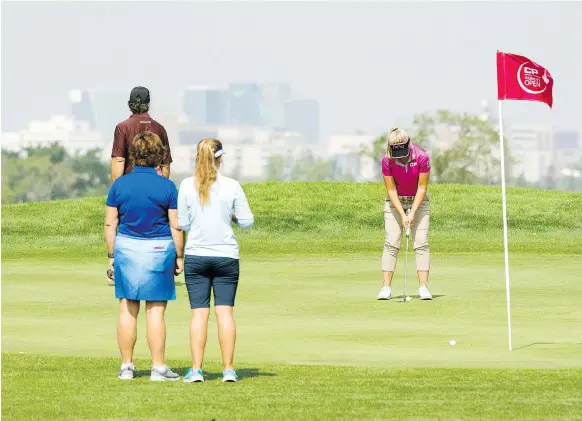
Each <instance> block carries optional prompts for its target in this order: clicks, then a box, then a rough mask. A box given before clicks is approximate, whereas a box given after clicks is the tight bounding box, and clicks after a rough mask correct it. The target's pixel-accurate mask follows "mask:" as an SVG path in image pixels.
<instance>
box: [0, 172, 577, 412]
mask: <svg viewBox="0 0 582 421" xmlns="http://www.w3.org/2000/svg"><path fill="white" fill-rule="evenodd" d="M245 190H246V192H247V195H248V197H249V201H250V202H251V206H252V207H253V210H254V212H255V214H256V228H255V230H253V231H250V232H243V233H238V232H237V234H238V236H239V239H240V243H241V248H242V254H243V258H242V261H241V270H242V273H241V281H240V287H239V293H238V296H237V307H236V311H235V315H236V320H237V325H238V335H237V336H238V339H237V350H236V364H237V367H238V368H239V369H240V374H241V377H242V381H241V382H240V383H238V384H222V383H221V382H220V381H219V378H218V373H219V372H220V366H219V364H218V362H219V360H220V353H219V348H218V343H217V338H216V325H215V320H214V317H211V322H210V323H211V326H210V334H209V341H208V347H207V355H206V357H207V364H206V365H205V370H206V371H207V373H208V377H207V378H208V381H207V382H206V383H204V384H183V383H181V382H179V383H172V384H150V383H149V382H148V381H147V377H146V376H147V372H148V370H149V367H150V363H149V360H148V357H149V352H148V349H147V346H146V341H145V335H144V334H145V323H144V317H143V314H142V315H140V322H139V328H138V329H139V331H138V344H137V347H136V357H137V364H138V370H140V374H141V376H140V377H139V378H137V379H136V380H135V381H133V382H129V383H127V382H125V383H124V382H119V381H117V380H116V378H115V376H116V374H117V370H118V368H119V356H118V349H117V344H116V333H115V328H116V317H117V306H118V304H117V302H116V301H115V299H114V296H113V288H112V287H109V286H107V283H106V280H105V275H104V272H105V269H106V268H105V265H106V259H104V258H102V257H101V256H102V255H103V252H104V245H103V242H102V218H103V206H104V203H103V202H104V200H103V198H95V199H85V200H76V201H63V202H53V203H42V204H38V203H34V204H26V205H11V206H3V207H2V255H3V258H2V351H3V354H2V419H3V420H129V419H140V420H211V419H216V420H217V421H218V420H580V419H582V415H581V414H582V309H581V307H580V296H581V295H582V284H581V283H580V273H582V256H581V255H582V226H581V219H582V217H581V213H580V211H579V209H582V195H580V194H568V193H560V192H543V191H535V190H519V189H517V190H516V189H510V190H509V200H508V210H509V226H510V247H511V254H510V266H511V282H512V321H513V329H514V335H513V339H514V348H515V349H514V350H513V351H512V352H509V351H508V349H507V315H506V307H505V282H504V269H503V254H502V230H501V207H500V206H501V204H500V197H499V190H498V189H494V188H469V187H461V186H434V188H433V187H431V211H432V216H431V223H432V227H431V244H432V246H431V247H432V251H433V260H432V271H431V291H432V293H433V294H434V295H435V299H434V300H433V301H431V302H421V301H419V300H417V299H414V300H413V301H412V302H410V303H406V304H402V303H397V302H393V301H387V302H386V301H376V300H375V296H376V294H377V292H378V289H379V287H380V272H379V271H380V255H381V247H382V243H383V228H382V205H383V203H382V195H383V190H382V186H381V185H376V184H361V185H360V184H325V183H313V184H300V183H297V184H275V183H272V184H264V185H259V184H256V185H246V186H245ZM94 256H100V257H99V258H96V257H94ZM410 257H411V261H410V262H412V263H413V262H414V258H413V257H412V253H411V256H410ZM410 262H409V263H410ZM403 264H404V256H403V253H402V254H401V256H400V259H399V262H398V269H397V274H396V275H395V279H394V285H393V286H394V291H395V292H396V293H399V292H400V291H401V288H402V278H403V274H402V270H403ZM409 266H410V267H409V270H410V272H409V276H410V277H409V293H411V294H412V295H414V294H415V293H416V286H415V281H414V269H413V267H414V265H413V264H410V265H409ZM177 282H178V286H177V290H178V297H177V300H176V301H175V302H171V303H170V305H169V307H168V311H167V324H168V340H167V357H168V359H169V363H170V364H172V366H173V367H175V368H177V369H178V371H179V372H180V373H181V374H183V372H184V370H185V368H186V367H187V366H188V364H189V357H190V354H189V352H190V351H189V347H188V322H189V315H190V311H189V307H188V301H187V294H186V291H185V286H184V285H183V278H182V277H180V278H178V279H177ZM450 339H455V340H456V341H457V345H456V346H450V345H449V340H450Z"/></svg>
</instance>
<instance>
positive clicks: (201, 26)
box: [1, 1, 582, 136]
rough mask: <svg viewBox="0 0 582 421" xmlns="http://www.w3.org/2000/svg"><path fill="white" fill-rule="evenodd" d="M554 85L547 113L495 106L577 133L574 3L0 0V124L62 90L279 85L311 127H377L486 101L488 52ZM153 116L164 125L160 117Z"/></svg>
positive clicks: (51, 106)
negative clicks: (515, 58) (546, 76)
mask: <svg viewBox="0 0 582 421" xmlns="http://www.w3.org/2000/svg"><path fill="white" fill-rule="evenodd" d="M497 49H499V50H501V51H505V52H512V53H516V54H521V55H525V56H529V58H531V59H532V60H534V61H536V62H538V63H539V64H541V65H544V66H546V67H547V68H548V69H549V70H550V72H551V73H552V76H553V77H554V80H555V86H554V109H553V110H551V111H550V109H549V108H548V107H547V106H546V105H544V104H539V103H528V102H505V103H504V116H505V118H506V119H507V120H508V121H512V122H515V123H524V124H527V123H541V124H554V125H556V126H558V127H561V128H567V129H570V128H573V129H577V130H580V131H582V99H581V98H582V82H581V79H582V3H580V2H578V3H574V2H567V3H558V2H547V3H541V2H533V3H525V2H517V3H491V2H487V3H486V2H482V3H472V2H469V3H461V2H449V3H434V2H433V3H408V2H407V3H393V2H386V3H364V2H360V1H358V2H353V3H345V2H344V3H292V2H289V3H279V2H271V3H269V2H263V3H246V2H245V3H243V2H234V3H185V2H165V3H137V2H130V3H119V2H111V3H105V2H97V3H87V2H83V3H48V2H42V3H30V2H27V3H7V2H3V3H2V62H1V63H2V131H14V130H19V129H22V128H24V127H25V126H26V124H27V122H28V121H29V120H30V119H45V118H48V117H50V115H52V114H58V113H66V112H67V110H68V106H67V101H68V99H67V91H68V90H69V89H71V88H81V89H98V88H101V89H123V90H127V91H129V89H131V87H132V86H134V85H138V84H141V85H145V86H148V87H149V88H150V89H151V91H152V101H153V107H152V114H154V116H155V104H156V101H158V102H159V101H162V99H168V98H172V97H174V98H175V97H176V96H177V95H178V94H179V92H180V90H181V89H183V88H185V87H187V86H189V85H208V84H210V85H223V84H227V83H229V82H259V83H262V82H286V83H290V84H291V86H292V89H293V91H294V93H295V94H296V95H297V96H299V97H305V98H315V99H317V100H319V102H320V107H321V127H322V135H323V136H328V135H330V134H332V133H336V132H347V133H353V132H354V131H355V130H357V129H361V130H363V131H367V132H374V131H378V130H384V129H386V128H388V127H389V126H391V125H392V124H393V123H394V122H395V121H397V120H398V119H402V118H405V117H407V116H410V115H412V114H413V113H416V112H422V111H432V110H435V109H436V108H447V109H452V110H459V111H475V112H477V111H479V109H480V102H481V100H482V99H489V100H490V101H491V103H492V106H493V107H494V108H495V109H496V107H497V102H496V95H497V87H496V86H497V85H496V68H495V52H496V50H497ZM162 123H163V122H162Z"/></svg>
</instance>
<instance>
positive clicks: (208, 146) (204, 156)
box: [194, 138, 222, 206]
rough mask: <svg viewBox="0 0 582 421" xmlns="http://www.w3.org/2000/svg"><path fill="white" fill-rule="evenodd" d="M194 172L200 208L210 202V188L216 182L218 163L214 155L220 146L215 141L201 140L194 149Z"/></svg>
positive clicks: (218, 142) (209, 139)
mask: <svg viewBox="0 0 582 421" xmlns="http://www.w3.org/2000/svg"><path fill="white" fill-rule="evenodd" d="M196 149H197V151H196V170H195V173H194V178H195V180H196V185H197V186H198V195H199V198H200V204H201V205H202V206H204V205H206V204H208V202H209V201H210V188H211V187H212V184H214V182H215V181H216V177H217V170H218V165H217V164H218V161H219V159H220V157H215V153H216V151H218V150H221V149H222V144H221V143H220V141H219V140H217V139H211V138H208V139H202V140H201V141H200V142H199V143H198V147H197V148H196Z"/></svg>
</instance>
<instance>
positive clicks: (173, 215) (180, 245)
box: [168, 209, 185, 258]
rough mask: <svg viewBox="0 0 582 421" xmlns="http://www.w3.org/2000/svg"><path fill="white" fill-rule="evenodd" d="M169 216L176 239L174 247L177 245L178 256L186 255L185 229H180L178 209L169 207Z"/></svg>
mask: <svg viewBox="0 0 582 421" xmlns="http://www.w3.org/2000/svg"><path fill="white" fill-rule="evenodd" d="M168 218H169V220H170V229H171V231H172V239H173V240H174V247H176V257H177V258H183V257H184V234H185V233H184V231H182V229H180V225H179V223H178V209H169V210H168Z"/></svg>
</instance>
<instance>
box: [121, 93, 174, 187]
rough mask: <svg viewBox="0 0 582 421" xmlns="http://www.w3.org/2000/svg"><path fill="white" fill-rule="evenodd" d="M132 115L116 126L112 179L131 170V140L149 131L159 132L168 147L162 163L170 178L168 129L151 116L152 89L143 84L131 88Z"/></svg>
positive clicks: (130, 104) (166, 175) (130, 103)
mask: <svg viewBox="0 0 582 421" xmlns="http://www.w3.org/2000/svg"><path fill="white" fill-rule="evenodd" d="M128 105H129V109H130V110H131V113H132V115H131V116H130V117H129V118H128V119H127V120H125V121H122V122H121V123H119V124H118V125H117V126H116V127H115V133H114V136H113V148H112V151H111V181H112V182H113V181H115V180H116V179H117V178H119V177H121V176H122V175H123V174H127V173H129V172H131V170H132V169H133V164H132V163H131V162H130V161H129V147H130V145H131V142H132V141H133V139H134V138H135V136H136V135H138V134H139V133H141V132H144V131H149V132H153V133H155V134H157V135H158V136H159V137H160V139H161V140H162V143H163V144H164V146H165V147H166V154H165V156H164V161H163V163H162V167H161V169H158V173H161V175H163V176H164V177H166V178H170V164H171V163H172V154H171V153H170V143H169V142H168V134H167V133H166V129H165V128H164V126H162V125H161V124H160V123H158V122H157V121H155V120H154V119H153V118H151V117H150V115H149V114H148V111H149V109H150V91H149V90H148V89H147V88H144V87H143V86H137V87H135V88H133V89H132V90H131V93H130V94H129V101H128Z"/></svg>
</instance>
